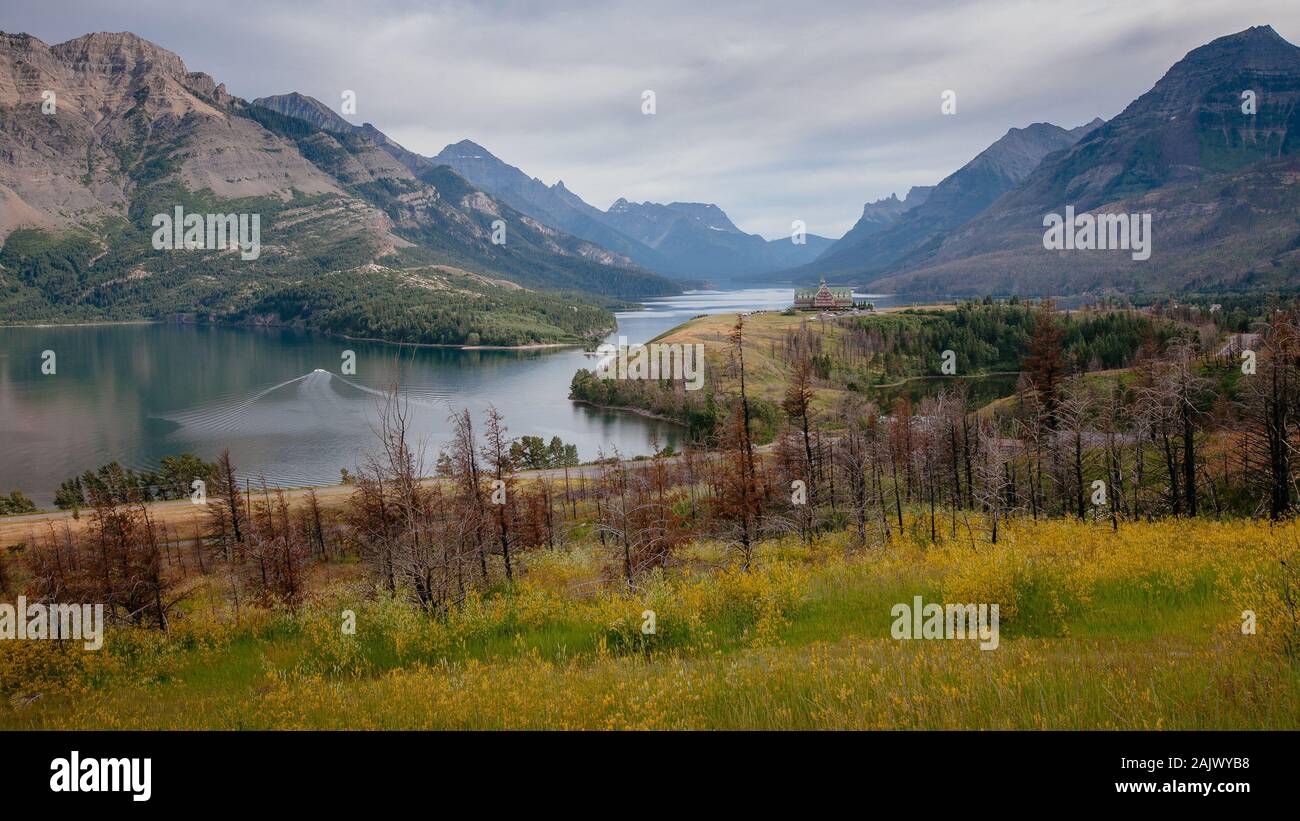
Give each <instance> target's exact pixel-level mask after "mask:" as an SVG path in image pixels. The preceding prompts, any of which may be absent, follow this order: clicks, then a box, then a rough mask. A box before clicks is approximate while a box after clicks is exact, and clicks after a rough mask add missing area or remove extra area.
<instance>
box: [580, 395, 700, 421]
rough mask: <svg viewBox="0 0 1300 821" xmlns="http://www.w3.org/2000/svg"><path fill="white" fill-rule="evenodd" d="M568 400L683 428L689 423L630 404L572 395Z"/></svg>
mask: <svg viewBox="0 0 1300 821" xmlns="http://www.w3.org/2000/svg"><path fill="white" fill-rule="evenodd" d="M569 401H570V402H573V403H574V404H577V405H586V406H587V407H589V408H599V409H601V410H616V411H625V412H627V413H635V414H636V415H637V416H644V417H646V418H647V419H658V420H659V421H661V422H671V423H672V424H674V425H679V426H681V427H683V428H689V427H690V425H688V424H687V423H685V422H683V421H682V420H680V419H674V418H672V417H671V416H664V415H663V414H660V413H654V412H652V411H648V410H644V409H642V408H634V407H632V406H631V405H601V404H599V403H597V402H592V401H590V400H588V399H574V398H572V397H570V398H569Z"/></svg>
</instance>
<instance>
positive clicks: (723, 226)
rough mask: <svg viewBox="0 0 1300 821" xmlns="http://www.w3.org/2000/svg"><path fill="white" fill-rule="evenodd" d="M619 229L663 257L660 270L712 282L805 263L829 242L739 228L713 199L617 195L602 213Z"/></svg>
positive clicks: (829, 241)
mask: <svg viewBox="0 0 1300 821" xmlns="http://www.w3.org/2000/svg"><path fill="white" fill-rule="evenodd" d="M604 219H605V222H606V223H607V224H609V225H611V226H613V227H614V228H616V229H617V230H618V231H619V232H621V233H623V234H625V235H627V236H630V237H632V238H634V239H636V240H638V241H639V242H641V243H643V244H645V245H647V246H649V247H650V248H652V249H654V251H655V252H657V253H658V254H659V255H660V256H661V257H662V258H663V260H664V262H663V263H662V264H663V265H664V266H666V267H662V268H659V269H657V270H659V271H660V272H662V273H666V274H670V275H674V276H682V277H702V278H705V279H708V280H710V281H713V282H719V281H725V280H734V279H746V280H750V281H752V280H753V279H754V278H755V277H757V276H760V275H762V274H767V273H771V272H773V271H780V270H782V269H784V268H789V267H791V262H792V261H793V264H794V265H798V264H800V263H801V262H810V261H812V260H813V259H815V258H816V257H817V255H818V254H820V253H821V252H822V251H824V250H825V249H826V248H827V247H829V245H830V243H831V242H832V241H831V240H829V239H827V238H825V237H820V236H817V235H815V234H807V235H806V236H805V237H804V239H805V242H804V243H795V242H794V241H792V240H791V239H790V238H789V237H786V238H781V239H775V240H770V241H769V240H766V239H764V238H763V237H760V236H759V235H757V234H747V233H745V232H744V231H741V230H740V229H739V228H737V227H736V225H735V224H734V223H733V222H732V221H731V220H730V219H729V218H728V217H727V215H726V213H724V212H723V210H722V209H721V208H719V207H718V206H716V205H713V204H712V203H699V202H671V203H668V204H667V205H661V204H659V203H654V202H641V203H637V202H629V201H628V200H626V199H624V198H622V197H620V198H619V199H617V200H615V201H614V204H613V205H611V206H610V207H609V210H607V211H606V212H605V214H604Z"/></svg>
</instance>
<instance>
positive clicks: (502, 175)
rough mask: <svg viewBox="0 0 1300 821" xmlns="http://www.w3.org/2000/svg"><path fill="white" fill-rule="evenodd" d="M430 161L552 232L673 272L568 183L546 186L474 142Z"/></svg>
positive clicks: (446, 150)
mask: <svg viewBox="0 0 1300 821" xmlns="http://www.w3.org/2000/svg"><path fill="white" fill-rule="evenodd" d="M429 161H430V162H432V163H434V164H437V165H447V166H450V167H451V168H453V169H455V170H456V173H458V174H460V175H461V176H462V177H464V178H465V179H467V180H469V181H470V182H472V183H473V184H474V185H475V186H477V187H478V188H480V189H482V190H484V191H487V192H488V193H490V194H492V196H494V197H496V198H497V199H499V200H501V201H502V202H505V203H507V204H508V205H510V206H511V207H512V208H515V209H517V210H518V211H520V212H522V213H524V214H527V215H529V216H530V217H532V218H533V219H536V220H538V221H539V222H542V223H544V224H546V225H549V226H551V227H552V228H555V229H557V230H560V231H564V232H566V233H569V234H572V235H574V236H575V237H581V238H582V239H585V240H587V241H589V242H594V243H596V244H597V245H599V246H601V247H603V248H607V249H609V250H610V251H613V252H615V253H618V254H622V255H623V256H625V257H627V258H629V259H631V260H632V261H633V262H635V263H637V264H638V265H642V266H644V267H646V268H650V269H651V270H656V271H660V272H661V273H667V271H666V269H667V268H668V267H670V266H668V265H667V264H666V263H665V261H664V260H663V259H662V258H661V257H660V256H659V254H657V253H656V252H655V251H654V250H653V249H651V248H649V247H648V246H646V245H644V244H642V243H640V242H638V241H636V240H634V239H632V238H630V237H627V236H625V235H623V234H621V233H619V232H618V231H617V230H615V229H614V228H612V227H610V226H609V225H606V224H605V222H604V221H603V218H604V214H602V213H601V211H600V210H598V209H596V208H595V207H593V206H591V205H588V204H587V203H586V202H584V201H583V199H582V198H581V197H579V196H578V195H577V194H574V193H573V192H572V191H570V190H569V189H567V188H565V187H564V181H563V180H561V181H559V182H557V183H555V184H554V185H547V184H546V183H544V182H542V181H541V180H539V179H537V178H536V177H530V176H528V175H527V174H525V173H524V172H523V171H521V170H519V169H518V168H516V167H515V166H513V165H509V164H508V163H506V162H504V161H502V160H500V159H498V158H497V157H496V156H494V155H493V154H492V152H490V151H488V150H487V149H486V148H484V147H483V146H481V145H478V144H477V143H474V142H471V141H470V140H461V141H460V142H458V143H453V144H452V145H449V146H447V147H446V148H444V149H443V150H442V151H440V152H438V154H437V155H436V156H433V157H431V158H429Z"/></svg>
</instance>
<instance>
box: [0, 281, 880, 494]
mask: <svg viewBox="0 0 1300 821" xmlns="http://www.w3.org/2000/svg"><path fill="white" fill-rule="evenodd" d="M792 296H793V294H792V289H790V288H759V289H747V290H740V291H722V292H692V293H687V294H683V295H680V296H676V297H669V298H665V299H659V300H654V301H652V302H648V303H646V304H645V306H644V308H643V310H639V311H629V312H624V313H619V314H618V315H617V316H618V324H619V327H618V331H616V332H615V333H613V334H611V336H610V341H612V342H617V337H619V336H626V337H627V338H628V341H629V342H630V343H637V342H645V341H648V340H650V339H652V338H654V337H655V336H657V335H659V334H660V333H662V332H664V331H666V330H668V329H670V328H672V327H674V326H676V325H679V324H681V323H682V322H685V321H686V320H688V319H690V318H691V317H694V316H697V315H699V314H708V313H722V312H730V311H748V310H759V309H773V308H784V307H786V306H788V305H789V304H790V300H791V299H792ZM873 299H875V301H876V303H877V304H878V305H882V306H883V305H886V304H889V299H888V298H881V297H873ZM0 319H3V318H2V317H0ZM46 350H50V351H54V353H55V357H56V358H55V361H54V362H55V372H54V373H53V374H51V375H45V374H42V372H41V361H42V359H41V356H42V352H43V351H46ZM345 350H351V351H354V352H355V354H356V373H355V374H346V375H344V374H342V373H340V371H341V365H342V362H343V360H342V356H343V351H345ZM593 366H594V360H593V359H592V358H590V357H587V356H585V355H584V354H583V353H582V351H581V350H579V349H575V348H565V349H555V348H552V349H538V350H529V351H490V350H487V351H485V350H478V351H465V350H459V349H450V348H417V347H403V346H395V345H384V344H381V343H367V342H359V341H350V340H345V339H339V338H335V337H330V336H327V335H323V334H316V333H308V332H303V331H295V330H291V329H282V328H271V329H263V328H231V327H214V326H208V325H202V326H194V325H172V324H116V325H86V326H64V327H42V328H33V327H10V328H3V327H0V492H5V493H7V492H8V491H10V490H12V489H15V488H18V489H21V490H22V491H23V492H24V493H26V494H27V495H28V496H30V497H31V498H32V499H33V500H34V501H35V502H36V503H37V504H38V505H40V506H42V507H48V506H50V505H51V503H52V500H53V497H54V492H55V490H56V489H57V487H58V485H59V483H60V482H62V481H63V480H64V479H67V478H69V477H71V476H74V475H77V474H79V473H81V472H82V471H85V470H87V469H90V468H95V467H98V466H99V465H101V464H104V463H106V462H110V461H112V460H115V459H116V460H117V461H119V462H121V463H122V464H123V465H124V466H127V467H131V468H135V469H137V470H140V469H153V468H155V467H157V465H158V462H159V460H161V459H162V457H163V456H167V455H171V454H178V453H183V452H186V451H189V452H192V453H195V454H197V455H199V456H201V457H202V458H204V459H207V460H213V459H215V458H216V456H217V454H219V453H220V452H221V450H222V449H223V448H229V449H230V454H231V458H232V460H233V461H234V463H235V466H236V468H237V469H238V470H239V472H240V474H241V476H247V477H251V478H252V479H253V480H254V481H257V480H259V479H261V478H262V477H265V479H266V481H267V483H268V484H270V485H280V486H287V487H300V486H305V485H313V484H315V485H319V484H333V483H336V482H338V481H339V470H340V468H347V469H348V470H349V471H355V468H356V466H357V464H358V463H359V462H360V461H362V460H363V459H364V457H365V456H366V454H367V453H369V452H371V451H372V450H373V448H374V446H375V436H374V433H373V425H374V423H375V419H376V409H377V402H378V401H379V399H380V398H381V396H382V393H383V391H384V390H385V389H386V388H387V387H389V386H391V385H392V384H393V383H394V381H395V380H397V381H399V382H400V386H401V387H400V390H401V393H402V395H403V396H405V397H406V398H407V399H408V400H409V401H410V407H411V410H412V412H413V413H412V416H413V420H412V421H413V433H414V437H415V440H416V442H417V443H419V444H422V445H423V447H424V469H425V471H426V472H430V473H431V472H432V470H433V464H434V461H435V459H436V457H437V453H438V450H439V448H441V447H442V446H443V444H444V443H445V442H446V441H447V439H448V438H449V436H450V426H449V425H448V424H447V417H448V416H449V415H450V414H451V413H452V412H453V411H455V410H459V409H460V408H469V410H470V412H471V413H472V414H473V415H474V419H475V422H476V423H481V421H482V419H483V413H484V411H485V410H486V409H487V407H488V406H489V405H495V406H496V407H497V409H498V410H500V411H501V412H502V413H503V414H504V416H505V420H506V425H507V426H508V428H509V433H510V434H511V435H512V436H522V435H525V434H529V435H536V436H542V437H544V438H546V439H547V440H549V439H550V438H551V437H552V436H559V437H560V438H561V439H563V440H564V441H565V442H566V443H571V444H575V445H577V446H578V452H579V455H580V456H581V458H583V459H584V460H586V459H593V458H595V457H596V456H597V454H598V453H600V452H601V451H605V452H609V451H611V450H612V449H614V448H617V449H618V450H619V451H620V452H621V453H624V454H627V455H637V454H643V453H649V452H651V442H652V441H654V440H655V439H656V438H657V439H658V441H659V442H660V443H661V444H678V443H679V442H680V438H681V436H682V431H683V429H682V428H681V427H679V426H677V425H673V424H670V423H667V422H663V421H659V420H655V419H649V418H646V417H643V416H639V415H637V414H633V413H628V412H624V411H611V410H601V409H598V408H592V407H588V406H585V405H579V404H576V403H574V402H571V401H570V400H569V399H568V393H569V382H570V380H571V379H572V377H573V374H574V372H575V371H577V370H578V369H579V368H583V367H586V368H590V367H593Z"/></svg>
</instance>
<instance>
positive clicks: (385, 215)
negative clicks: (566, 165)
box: [0, 33, 677, 334]
mask: <svg viewBox="0 0 1300 821" xmlns="http://www.w3.org/2000/svg"><path fill="white" fill-rule="evenodd" d="M46 90H48V91H51V92H53V93H54V96H53V98H52V99H53V101H54V109H53V110H52V111H50V112H49V113H45V112H44V111H43V110H42V103H43V96H42V92H43V91H46ZM263 103H264V104H263V105H253V104H249V103H247V102H245V101H244V100H241V99H239V98H236V97H232V96H231V95H229V94H228V93H227V92H226V90H225V87H224V86H222V85H220V84H219V83H217V82H216V81H215V80H214V79H213V78H211V77H209V76H208V75H206V74H202V73H197V72H190V71H188V70H187V69H186V67H185V65H184V63H183V62H182V61H181V59H180V57H178V56H177V55H175V54H173V53H171V52H169V51H167V50H166V49H163V48H161V47H159V46H157V45H155V44H153V43H150V42H148V41H146V40H143V39H142V38H140V37H138V36H136V35H134V34H130V33H97V34H90V35H86V36H84V37H78V38H76V39H74V40H70V41H68V42H66V43H61V44H58V45H55V46H48V45H46V44H45V43H43V42H41V41H40V40H38V39H37V38H35V37H31V36H29V35H25V34H0V238H6V237H8V238H9V239H8V240H7V241H6V243H5V247H4V250H3V254H0V265H3V266H4V267H3V269H0V277H3V280H0V308H3V309H4V310H5V313H6V315H7V316H8V317H10V318H14V319H25V318H60V317H68V316H77V317H92V316H106V317H113V318H122V317H126V316H157V315H160V314H162V313H171V312H186V313H199V314H208V315H212V316H227V315H234V314H238V313H240V312H241V311H245V310H246V309H247V307H248V306H249V305H251V304H254V303H255V302H256V301H257V300H259V299H261V298H263V297H265V296H266V295H267V294H268V293H271V292H274V291H276V290H277V289H280V288H284V287H287V286H288V284H289V283H295V284H296V283H299V282H300V281H301V280H302V278H303V277H308V278H310V277H313V276H318V275H323V274H328V273H330V272H336V271H343V270H354V269H357V268H358V266H366V265H368V264H371V263H375V262H378V261H381V260H382V261H383V262H384V263H385V266H384V270H394V268H393V267H391V266H395V267H396V268H397V269H400V268H401V267H403V266H406V265H410V266H420V267H423V268H427V266H430V265H434V266H445V267H447V268H449V269H453V270H455V271H458V272H459V273H458V274H456V275H455V276H456V277H457V279H456V282H457V283H459V284H458V286H457V287H460V286H461V285H463V286H464V288H468V289H472V288H475V287H478V285H480V284H482V283H484V282H496V281H506V280H509V281H513V282H515V283H518V284H521V285H524V286H527V287H530V288H545V289H565V290H568V291H579V290H581V291H587V292H591V293H600V294H609V295H627V296H644V295H651V294H654V295H659V294H667V293H672V292H674V291H675V290H676V289H677V286H676V285H675V284H674V283H672V282H670V281H668V280H666V279H664V278H662V277H660V276H658V275H655V274H652V273H650V272H648V271H646V270H644V269H642V268H639V267H637V266H635V265H634V264H633V263H632V262H631V261H630V260H628V259H627V258H626V257H623V256H621V255H618V254H616V253H613V252H611V251H608V250H606V249H605V248H603V247H600V246H598V245H595V244H593V243H591V242H588V241H585V240H582V239H580V238H577V237H573V236H571V235H569V234H566V233H563V232H561V231H557V230H556V229H554V228H552V227H550V226H547V225H545V224H542V223H540V222H539V221H537V220H535V219H532V218H531V217H528V216H526V215H524V214H521V213H520V212H518V211H516V210H515V209H513V208H510V207H509V206H508V205H506V204H504V203H500V202H498V201H496V200H494V199H493V198H492V197H491V196H489V195H487V194H485V193H484V192H482V191H479V190H478V189H476V188H474V187H473V186H472V185H470V184H469V183H468V182H466V181H465V180H464V179H463V178H461V177H459V176H458V175H456V174H455V173H454V172H453V171H451V170H450V169H448V168H446V167H439V166H436V165H434V164H432V163H429V162H427V161H424V160H423V159H421V158H416V159H412V158H413V157H414V156H415V155H412V154H410V152H407V151H406V150H405V149H403V148H401V146H398V145H396V144H395V143H393V142H392V141H391V140H389V139H388V138H387V137H385V136H384V135H383V134H382V133H380V132H378V131H377V130H375V129H374V128H373V127H372V126H360V127H358V126H352V125H350V124H349V123H347V122H346V121H344V120H342V118H340V117H337V116H335V115H334V114H333V112H332V111H330V110H329V109H328V108H327V107H326V106H324V105H323V104H321V103H319V102H318V101H315V100H313V99H311V98H309V97H304V96H302V95H296V94H294V95H282V96H280V97H275V98H266V100H264V101H263ZM176 206H180V207H182V208H183V209H184V211H186V212H189V213H198V214H204V213H245V214H257V215H259V218H260V222H261V245H262V250H261V254H260V256H259V257H258V258H257V259H256V260H253V261H248V260H241V259H239V255H238V254H232V253H230V252H222V251H215V250H214V251H187V252H185V253H175V252H172V251H167V250H155V249H154V248H153V247H152V243H151V240H150V238H151V236H152V234H153V226H152V225H151V218H152V217H153V216H154V215H156V214H171V213H172V212H173V209H174V208H175V207H176ZM496 220H501V221H503V222H504V223H505V224H506V226H507V228H506V230H507V241H506V242H505V244H496V243H493V242H492V235H493V223H494V221H496ZM15 232H17V234H18V235H19V236H18V240H19V241H18V242H13V241H12V240H13V238H14V235H15ZM380 278H381V277H377V278H376V282H378V279H380ZM363 281H364V280H363ZM389 284H391V283H388V284H385V283H380V284H378V285H377V286H376V287H381V286H382V287H383V288H387V287H388V285H389ZM507 284H508V283H507ZM366 297H367V295H366V294H365V293H361V294H358V295H357V298H358V299H365V298H366ZM542 302H544V300H543V299H542V298H541V297H539V298H538V302H537V304H538V305H541V304H542ZM515 303H516V305H517V304H518V303H519V300H518V299H516V300H515ZM571 303H572V300H569V301H568V303H566V302H564V301H557V302H556V306H557V307H563V306H564V305H565V304H571ZM547 310H550V308H549V307H548V308H547ZM526 324H527V323H520V327H522V326H523V325H526ZM519 333H521V334H526V333H527V332H526V331H524V330H520V331H519Z"/></svg>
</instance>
